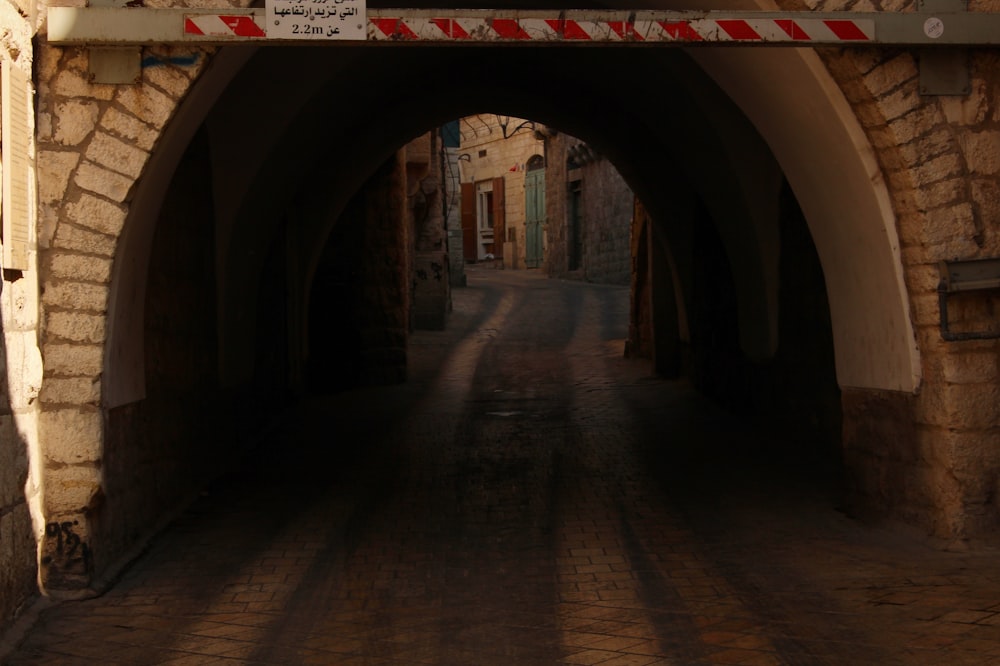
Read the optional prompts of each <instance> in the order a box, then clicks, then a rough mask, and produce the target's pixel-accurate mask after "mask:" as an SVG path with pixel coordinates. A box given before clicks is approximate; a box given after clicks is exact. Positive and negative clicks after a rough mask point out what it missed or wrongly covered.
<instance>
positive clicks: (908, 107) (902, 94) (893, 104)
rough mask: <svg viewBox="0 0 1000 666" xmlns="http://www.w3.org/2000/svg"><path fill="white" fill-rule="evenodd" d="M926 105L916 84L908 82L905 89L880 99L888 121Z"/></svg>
mask: <svg viewBox="0 0 1000 666" xmlns="http://www.w3.org/2000/svg"><path fill="white" fill-rule="evenodd" d="M923 105H924V98H923V97H921V95H920V91H919V90H918V89H917V86H916V82H915V81H912V82H907V84H906V85H905V86H904V87H901V88H898V89H897V90H894V91H893V92H892V93H890V94H888V95H885V96H883V97H882V98H881V99H879V108H880V109H881V110H882V115H883V116H884V117H885V119H886V120H893V119H894V118H899V117H901V116H904V115H906V114H908V113H910V112H912V111H915V110H916V109H919V108H920V107H922V106H923Z"/></svg>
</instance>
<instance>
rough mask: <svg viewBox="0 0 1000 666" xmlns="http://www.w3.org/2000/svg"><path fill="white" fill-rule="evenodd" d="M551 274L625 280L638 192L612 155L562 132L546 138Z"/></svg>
mask: <svg viewBox="0 0 1000 666" xmlns="http://www.w3.org/2000/svg"><path fill="white" fill-rule="evenodd" d="M545 155H546V172H545V181H546V187H545V190H546V199H545V206H546V212H547V217H548V225H547V228H546V231H547V236H548V243H547V246H548V262H547V265H548V271H549V275H552V276H554V277H561V278H575V279H583V280H587V281H590V282H601V283H605V284H620V285H627V284H629V283H630V280H631V271H632V245H631V235H632V210H633V205H634V200H635V196H634V195H633V193H632V190H631V189H630V188H629V186H628V183H626V182H625V180H624V179H623V178H622V177H621V175H620V174H619V173H618V170H617V169H615V167H614V165H612V164H611V163H610V162H609V161H608V160H606V159H604V158H603V157H602V156H601V155H600V154H598V153H597V152H596V151H594V150H593V149H592V148H591V147H590V146H588V145H587V144H586V143H583V142H581V141H580V140H579V139H576V138H574V137H572V136H569V135H567V134H564V133H561V132H558V131H556V132H551V131H550V132H549V136H547V137H546V138H545Z"/></svg>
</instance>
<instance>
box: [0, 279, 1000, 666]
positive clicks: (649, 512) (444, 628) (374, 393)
mask: <svg viewBox="0 0 1000 666" xmlns="http://www.w3.org/2000/svg"><path fill="white" fill-rule="evenodd" d="M453 298H454V303H455V311H454V313H453V315H452V318H451V324H450V327H449V330H448V331H446V332H421V333H417V334H415V335H414V338H413V340H412V344H411V364H410V365H411V367H410V374H411V381H410V382H408V383H407V384H405V385H400V386H393V387H387V388H377V389H376V388H372V389H362V390H357V391H352V392H347V393H341V394H337V395H333V396H327V397H323V398H316V399H313V400H311V401H310V402H308V403H307V404H304V405H302V406H300V407H299V408H298V409H297V410H296V411H294V412H292V413H290V414H288V415H285V416H284V417H283V418H282V419H281V420H280V422H278V424H277V425H269V424H270V423H271V421H270V420H269V419H268V418H267V416H266V415H260V416H259V418H260V431H261V433H260V442H259V444H258V445H257V447H256V448H255V449H254V451H253V452H252V455H250V456H248V457H247V458H246V460H244V461H243V463H242V464H240V465H239V466H234V468H233V469H232V471H231V473H230V474H228V475H227V476H226V477H224V478H222V479H219V480H218V482H216V483H215V484H213V485H212V486H211V487H209V488H207V489H206V490H205V492H204V493H203V494H202V496H201V497H200V498H199V499H198V501H197V502H195V503H194V504H193V505H192V506H191V507H190V508H189V509H188V510H187V511H185V512H184V513H183V514H182V515H180V516H179V517H178V518H177V520H176V521H175V522H174V523H173V524H172V525H171V526H170V527H169V528H168V529H167V530H166V531H165V532H164V533H163V534H162V535H161V536H160V537H159V538H158V539H156V540H155V541H154V542H153V543H152V544H151V546H150V547H149V548H148V549H147V551H146V553H145V554H144V555H143V556H142V557H141V558H140V559H139V560H138V561H137V562H136V563H135V564H134V565H133V566H132V567H130V568H129V569H127V570H126V572H125V573H124V574H123V575H122V577H121V578H120V580H118V581H117V582H116V583H115V584H114V585H113V586H112V587H111V588H110V589H109V591H107V592H106V593H105V594H104V595H103V596H101V597H99V598H96V599H91V600H87V601H81V602H67V603H64V604H61V605H55V606H52V607H51V608H48V609H47V610H44V611H43V612H42V613H41V615H40V617H39V619H38V622H37V623H36V625H35V626H34V628H33V629H32V630H31V631H30V632H29V634H28V636H27V638H26V640H25V642H24V643H23V644H22V646H21V648H20V650H19V651H17V652H15V653H12V654H10V655H8V658H7V660H6V662H5V663H8V664H10V665H11V666H17V665H20V666H23V665H28V664H69V665H72V664H94V663H101V664H216V663H218V664H223V663H232V664H239V663H249V664H299V663H301V664H342V665H346V664H372V665H376V664H385V665H390V664H391V665H398V666H403V665H414V664H429V665H430V664H433V665H442V666H471V665H475V664H482V665H490V666H493V665H496V666H500V665H504V666H507V665H510V666H551V665H554V664H601V665H603V666H622V665H626V664H628V665H632V666H647V665H654V664H655V665H666V664H671V665H675V666H689V665H695V664H746V665H755V666H764V665H771V664H774V665H778V664H788V665H808V664H829V665H842V664H880V665H882V664H927V665H930V664H945V663H947V664H953V665H957V664H979V665H982V664H1000V569H998V568H997V566H996V555H997V553H996V551H995V550H991V549H989V548H987V547H985V546H983V547H976V548H973V549H970V550H967V551H965V552H949V551H946V550H942V549H940V548H932V547H930V546H929V545H927V544H924V543H922V542H920V541H919V540H917V539H916V538H914V537H913V535H906V534H902V533H899V532H892V531H889V530H886V529H882V528H876V527H873V526H864V525H861V524H859V523H857V522H855V521H853V520H851V519H850V518H848V517H847V516H845V515H844V514H843V513H841V512H840V511H838V505H837V492H836V478H837V477H836V473H835V472H831V469H830V466H829V465H827V464H824V463H823V462H822V461H818V460H813V458H812V457H811V456H800V457H794V456H792V457H789V456H778V455H777V453H775V454H774V455H773V456H765V455H763V454H762V453H761V451H771V450H774V451H777V450H787V449H788V447H771V446H768V441H767V438H768V437H778V436H779V435H778V434H777V433H760V432H757V431H754V430H752V429H750V428H749V427H748V426H747V425H746V424H743V423H740V422H737V421H735V420H733V419H730V418H728V417H727V416H726V415H724V414H723V413H722V412H720V411H717V410H716V409H714V408H713V407H712V406H711V405H710V404H708V403H707V402H705V401H704V400H702V399H700V398H699V397H698V396H697V395H696V394H695V393H694V392H693V391H692V390H691V389H689V388H687V387H686V386H685V385H683V384H681V383H677V382H669V381H664V380H661V379H657V378H654V377H652V376H651V375H650V373H649V371H648V364H647V363H646V362H643V361H633V360H627V359H624V358H623V355H622V350H623V340H624V338H625V334H626V326H627V309H628V290H627V289H626V288H620V287H607V286H598V285H588V284H583V283H572V282H562V281H557V280H548V279H545V278H544V277H543V276H541V275H539V274H538V273H537V272H528V271H521V272H511V271H497V270H490V269H485V268H475V269H472V270H470V271H469V287H468V288H466V289H458V290H455V292H454V294H453ZM806 444H807V443H803V446H802V447H801V448H802V449H803V450H808V449H810V448H811V447H809V446H807V445H806ZM793 450H794V447H793ZM789 458H791V459H789Z"/></svg>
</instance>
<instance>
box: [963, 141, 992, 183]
mask: <svg viewBox="0 0 1000 666" xmlns="http://www.w3.org/2000/svg"><path fill="white" fill-rule="evenodd" d="M961 142H962V148H963V149H964V152H965V163H966V164H967V165H968V167H969V170H970V171H972V173H974V174H982V175H991V176H992V175H996V174H998V173H1000V131H997V130H988V131H985V132H969V133H966V134H964V135H963V136H962V138H961Z"/></svg>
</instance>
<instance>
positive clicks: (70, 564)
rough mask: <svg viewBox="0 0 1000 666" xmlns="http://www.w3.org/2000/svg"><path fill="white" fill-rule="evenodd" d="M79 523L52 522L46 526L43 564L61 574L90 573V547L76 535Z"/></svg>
mask: <svg viewBox="0 0 1000 666" xmlns="http://www.w3.org/2000/svg"><path fill="white" fill-rule="evenodd" d="M78 525H79V521H76V520H74V521H63V522H52V523H48V524H47V525H46V526H45V553H46V554H45V555H44V556H43V557H42V564H43V565H44V566H46V567H48V568H49V569H50V570H51V571H53V572H59V573H61V574H87V573H89V572H90V565H91V557H90V546H88V545H87V544H86V542H84V540H83V539H81V538H80V535H79V534H77V533H76V528H77V526H78Z"/></svg>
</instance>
